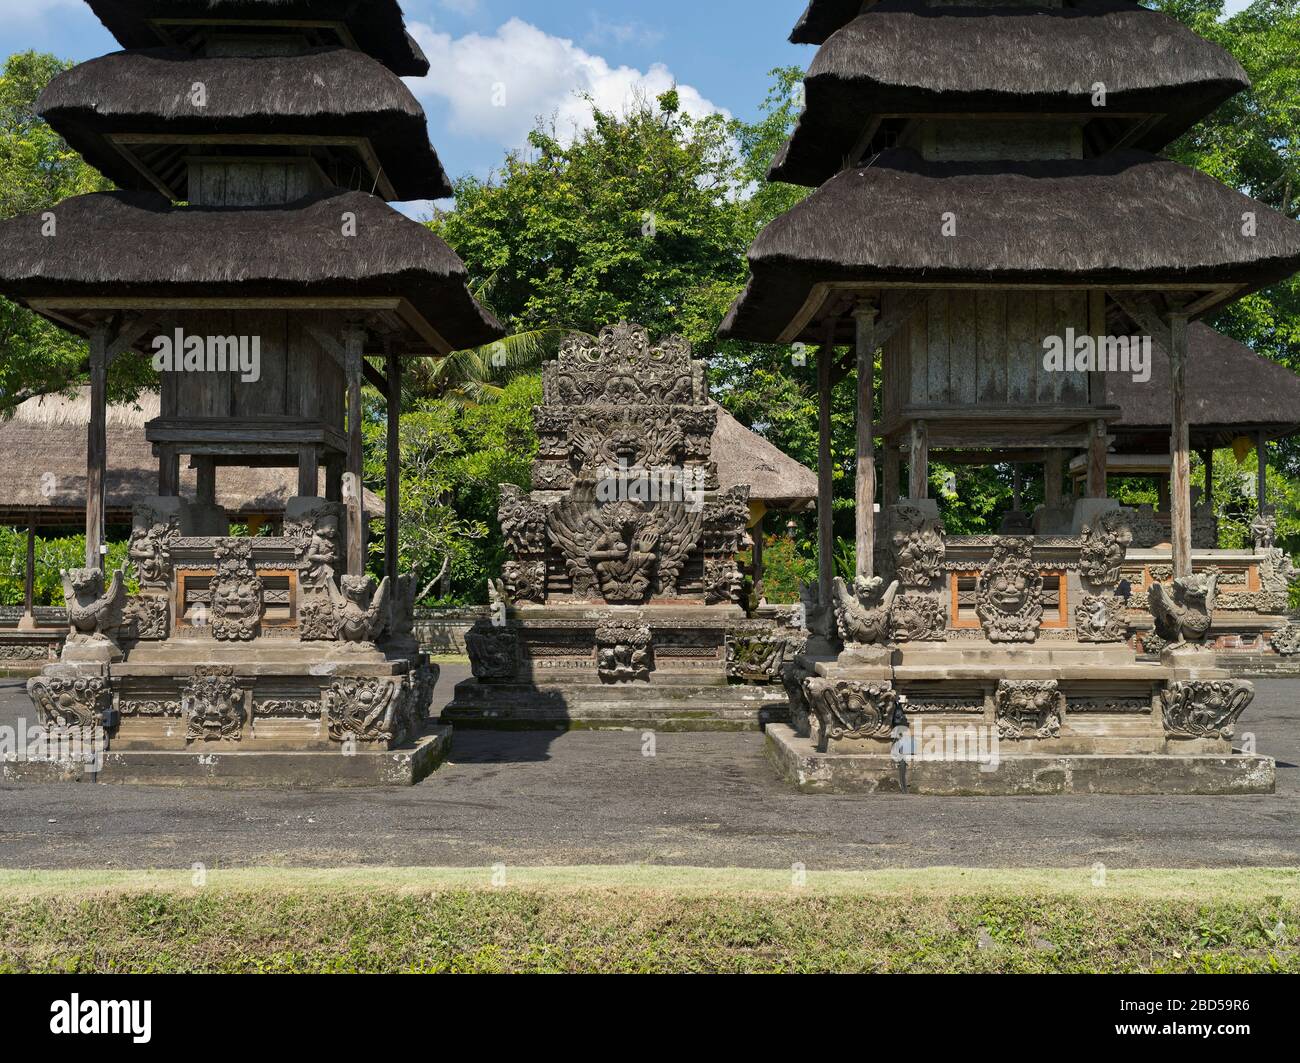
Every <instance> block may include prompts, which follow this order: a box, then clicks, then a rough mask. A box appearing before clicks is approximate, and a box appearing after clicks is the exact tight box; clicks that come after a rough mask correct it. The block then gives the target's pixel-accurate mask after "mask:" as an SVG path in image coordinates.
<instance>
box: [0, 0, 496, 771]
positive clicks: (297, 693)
mask: <svg viewBox="0 0 1300 1063" xmlns="http://www.w3.org/2000/svg"><path fill="white" fill-rule="evenodd" d="M92 6H94V8H95V10H96V12H97V13H99V14H100V15H101V17H102V18H103V19H104V22H105V24H106V26H108V28H109V29H110V30H111V31H112V32H113V33H115V34H116V35H117V36H118V39H119V40H120V41H121V42H122V43H123V44H124V45H126V46H127V50H126V51H121V52H116V53H113V54H112V55H108V56H104V57H102V58H100V59H95V60H91V61H90V62H87V63H83V64H81V65H79V66H77V67H74V68H73V69H71V70H69V71H67V72H66V73H64V74H61V75H60V76H59V77H57V78H55V80H54V81H53V82H52V83H51V84H50V86H49V87H48V88H47V89H46V91H45V92H44V93H43V94H42V96H41V98H40V101H39V103H38V109H39V111H40V113H41V115H42V116H43V117H44V118H45V119H46V120H47V121H48V122H49V123H50V125H51V126H52V127H53V128H54V129H55V130H57V131H58V132H59V133H61V134H62V135H63V136H64V137H65V138H66V139H67V140H68V142H69V144H71V145H72V147H73V148H75V149H76V150H78V151H79V152H81V153H82V154H83V155H84V156H85V157H86V158H87V159H88V160H90V161H91V162H92V163H93V164H95V165H97V166H98V167H100V168H101V169H102V170H103V171H104V172H105V173H106V174H108V175H109V176H111V177H112V178H113V179H114V180H115V181H117V182H118V183H119V184H120V185H121V186H122V191H117V192H106V193H97V194H92V195H84V196H77V197H74V198H72V199H69V200H66V201H65V202H63V203H60V204H59V205H58V206H56V207H55V208H54V209H53V210H51V211H48V212H44V213H42V214H40V215H30V216H24V217H18V218H13V219H10V220H7V221H5V222H3V223H2V224H0V290H3V291H4V292H5V294H6V295H9V296H11V297H12V298H15V299H17V300H19V301H21V302H22V303H24V304H25V305H27V306H28V307H30V308H32V309H33V310H35V311H37V312H38V313H40V314H42V315H44V316H45V317H47V318H49V319H50V320H52V321H54V322H56V323H58V324H59V325H61V326H63V327H65V328H67V329H70V330H72V331H74V332H77V333H79V334H81V335H84V336H86V337H87V338H88V340H89V348H90V390H89V404H90V418H89V427H88V433H87V444H86V456H87V460H86V480H85V495H86V502H85V522H86V558H85V567H83V568H78V569H76V570H73V571H71V572H69V573H67V577H66V597H67V608H68V619H69V624H70V634H69V636H68V638H67V641H66V643H65V645H64V647H63V650H62V653H61V656H60V660H59V661H58V662H57V663H54V664H50V665H48V666H47V667H45V668H44V669H43V671H42V673H41V674H40V675H39V676H36V677H34V678H33V679H31V680H30V682H29V687H28V689H29V691H30V694H31V697H32V700H33V702H34V704H35V706H36V708H37V710H38V713H39V715H40V719H41V722H42V723H43V724H45V725H46V727H47V729H48V732H49V736H50V741H51V742H64V741H70V742H71V741H75V740H77V739H78V737H83V738H85V739H86V741H87V744H88V745H89V746H93V747H94V753H93V756H91V758H90V761H91V763H92V764H93V766H90V764H88V765H86V766H84V767H83V768H82V771H83V772H95V771H98V772H99V777H100V778H102V779H104V780H105V781H124V782H189V781H204V782H210V783H218V784H224V783H239V784H253V785H258V784H265V785H389V784H400V783H406V784H409V783H412V782H415V781H418V780H419V779H420V778H421V777H422V776H423V775H425V774H427V773H428V772H429V771H431V770H432V769H433V768H434V767H436V765H437V764H438V762H439V760H440V759H441V758H442V757H443V756H444V755H445V753H446V751H447V748H448V744H449V737H450V732H449V729H448V728H446V727H442V726H438V725H434V724H432V723H430V722H429V720H428V715H429V709H430V702H431V698H432V692H433V686H434V683H435V681H436V678H437V669H436V668H435V667H434V666H432V665H431V664H430V663H429V661H428V658H427V657H426V656H425V655H424V654H423V653H421V652H420V648H419V646H418V644H417V643H416V641H415V639H414V637H413V634H412V624H413V610H414V604H415V602H414V599H415V596H416V594H417V593H418V589H419V584H418V581H417V580H416V578H415V575H414V574H413V573H404V572H401V571H399V567H398V538H397V536H398V519H397V515H398V481H397V462H398V447H397V442H398V435H397V431H398V418H399V416H400V412H401V377H402V362H403V360H404V359H408V358H413V357H425V356H431V355H446V354H449V353H450V352H451V351H452V350H457V349H462V348H467V347H474V346H479V345H481V344H484V343H489V342H491V341H493V340H495V339H497V338H499V337H500V336H501V334H502V332H501V329H500V327H499V325H498V324H497V322H496V321H495V320H494V319H493V318H492V316H491V315H490V314H488V313H487V312H485V311H484V310H483V309H482V308H481V307H480V306H479V305H478V304H477V303H476V302H475V301H474V299H473V297H472V296H471V294H470V292H469V290H468V287H467V283H466V282H467V277H466V271H465V267H464V265H463V263H462V262H461V261H460V259H458V258H457V257H456V255H455V254H454V253H453V252H452V251H451V249H450V248H449V247H447V245H446V244H445V243H443V242H442V241H441V240H440V239H439V238H438V237H436V236H435V235H434V234H433V233H432V232H430V230H429V229H428V228H427V227H425V226H423V225H421V224H419V223H417V222H415V221H412V220H410V219H408V218H406V217H405V216H403V215H402V214H401V213H399V212H398V211H397V210H395V209H394V208H392V207H390V206H389V205H388V203H387V202H385V199H406V200H409V199H422V198H433V199H437V198H442V197H445V196H449V195H450V194H451V186H450V184H449V182H448V180H447V177H446V174H445V173H444V172H443V169H442V165H441V163H440V162H439V160H438V157H437V155H436V153H435V152H434V150H433V148H432V146H431V145H430V144H429V141H428V132H427V126H426V122H425V116H424V113H423V110H422V109H421V107H420V105H419V103H418V102H417V101H416V100H415V98H414V97H413V96H412V95H411V92H410V91H409V90H408V89H407V88H406V86H405V85H404V84H403V83H402V80H401V76H402V75H419V74H422V73H425V72H427V70H428V63H427V61H426V60H425V59H424V57H423V56H422V55H421V54H420V53H419V49H418V47H417V46H416V45H415V44H414V42H413V41H412V40H411V38H410V37H409V36H408V35H407V34H406V32H405V29H404V28H403V25H402V19H401V13H400V9H399V8H398V6H397V3H396V2H395V0H377V2H375V3H372V4H368V5H365V6H364V8H363V7H362V6H361V5H328V8H329V9H328V10H326V9H325V8H326V5H321V4H315V3H309V2H306V0H284V2H282V3H276V4H242V3H241V4H237V5H236V4H213V3H187V4H172V3H162V2H159V0H140V2H130V3H127V2H117V0H96V2H95V3H94V4H93V5H92ZM376 192H377V193H379V194H380V195H382V196H383V197H384V198H379V197H378V196H376V195H375V194H374V193H376ZM133 357H152V358H153V359H154V364H155V366H156V367H157V368H158V369H159V370H160V373H161V400H160V408H159V411H158V415H157V416H156V417H153V418H152V419H151V420H149V421H148V423H147V424H146V425H145V430H144V434H145V438H146V439H147V440H148V442H149V443H150V444H152V447H153V451H154V454H155V456H156V461H157V480H156V487H155V488H154V492H153V494H152V497H143V498H141V499H140V500H139V502H138V504H137V505H136V507H135V511H134V515H133V516H134V528H133V531H132V533H131V541H130V559H131V566H132V569H133V572H134V576H135V581H136V582H137V583H138V589H137V590H135V591H134V592H129V591H128V585H127V582H128V581H127V576H128V573H127V571H125V570H122V571H116V572H109V573H105V572H104V571H103V551H102V544H103V541H104V528H105V511H106V498H105V482H106V433H105V407H106V384H107V378H108V373H109V371H110V367H111V366H112V364H113V363H114V361H115V360H117V359H119V358H122V359H125V358H133ZM371 359H374V362H372V361H371ZM363 381H364V382H367V383H370V384H372V385H374V386H375V388H377V389H378V391H379V392H380V393H381V394H382V395H383V396H384V397H385V399H386V400H387V484H386V494H385V499H384V503H385V542H384V551H383V554H384V573H385V574H384V578H383V580H382V582H379V583H378V584H376V581H375V580H373V579H372V578H371V577H370V576H369V575H368V573H367V559H368V554H369V549H368V544H367V541H366V531H367V530H366V522H365V518H364V506H363V489H362V479H363V466H362V460H363V453H362V385H363ZM185 459H187V460H188V461H189V463H190V464H191V465H192V466H193V468H194V469H195V470H196V478H197V485H196V492H195V495H194V497H193V498H186V497H182V495H181V491H180V484H181V463H182V460H185ZM231 467H251V468H262V467H278V468H287V469H290V470H295V471H296V476H295V479H296V487H297V489H296V494H295V496H294V497H292V498H290V499H288V500H287V502H286V503H285V504H284V508H283V515H282V527H280V528H279V529H276V530H277V531H278V534H263V535H248V534H243V535H240V534H235V533H234V531H233V530H232V528H231V526H230V520H229V517H228V512H229V511H228V509H227V507H226V506H224V505H220V504H218V502H217V496H218V484H219V481H220V480H221V479H222V478H223V476H224V474H225V470H227V469H230V468H231ZM322 471H323V474H324V475H323V482H324V489H323V492H322V490H321V483H322ZM41 473H42V470H41V469H39V468H36V467H33V468H31V469H30V475H31V476H32V477H33V478H39V477H40V476H41ZM20 769H21V771H23V772H26V773H28V777H34V776H35V775H38V774H39V773H40V771H42V770H45V771H47V772H48V773H53V772H58V771H68V770H72V771H76V770H77V768H76V765H73V766H72V768H69V767H68V765H67V763H66V761H65V762H63V763H62V764H60V763H57V762H52V763H49V764H45V765H41V764H40V763H37V762H31V763H28V764H24V765H18V766H14V765H9V766H7V768H6V770H9V771H11V772H12V771H17V770H20Z"/></svg>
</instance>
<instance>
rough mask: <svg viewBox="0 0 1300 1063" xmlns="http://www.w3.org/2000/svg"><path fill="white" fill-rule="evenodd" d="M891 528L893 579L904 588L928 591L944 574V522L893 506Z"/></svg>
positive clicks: (904, 507) (912, 508) (914, 510)
mask: <svg viewBox="0 0 1300 1063" xmlns="http://www.w3.org/2000/svg"><path fill="white" fill-rule="evenodd" d="M889 526H890V529H891V532H892V534H891V537H890V538H891V544H892V548H893V562H894V576H895V578H897V580H898V581H899V583H901V584H902V585H903V586H904V587H912V588H926V587H929V586H931V585H932V584H933V583H934V581H935V580H937V579H938V578H939V576H940V575H941V574H942V572H943V562H944V557H945V554H946V546H945V543H944V529H943V524H942V522H940V521H938V520H935V519H934V518H933V517H929V516H927V515H926V514H924V513H922V512H921V510H919V509H917V508H916V507H915V506H906V505H900V506H894V507H893V508H892V509H891V510H890V520H889Z"/></svg>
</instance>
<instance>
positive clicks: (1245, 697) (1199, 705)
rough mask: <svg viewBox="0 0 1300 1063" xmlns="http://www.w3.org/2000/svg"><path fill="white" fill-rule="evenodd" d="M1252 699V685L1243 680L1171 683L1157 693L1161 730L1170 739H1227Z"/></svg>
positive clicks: (1253, 693) (1253, 694)
mask: <svg viewBox="0 0 1300 1063" xmlns="http://www.w3.org/2000/svg"><path fill="white" fill-rule="evenodd" d="M1254 698H1255V687H1254V685H1253V684H1252V683H1248V682H1247V681H1246V680H1244V679H1224V680H1194V681H1181V682H1176V683H1171V684H1170V686H1169V688H1168V689H1167V690H1163V691H1161V692H1160V701H1161V705H1162V707H1163V709H1164V725H1165V733H1166V734H1167V735H1169V736H1170V737H1172V738H1224V739H1231V738H1232V735H1233V730H1234V728H1235V726H1236V723H1237V720H1238V719H1240V717H1241V714H1242V713H1243V712H1245V711H1246V709H1247V708H1249V706H1250V703H1251V702H1252V701H1253V700H1254Z"/></svg>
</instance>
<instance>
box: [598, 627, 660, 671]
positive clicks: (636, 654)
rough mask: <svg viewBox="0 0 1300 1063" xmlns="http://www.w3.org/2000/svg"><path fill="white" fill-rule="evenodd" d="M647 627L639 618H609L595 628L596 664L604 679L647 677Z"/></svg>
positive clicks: (648, 638) (648, 650) (648, 661)
mask: <svg viewBox="0 0 1300 1063" xmlns="http://www.w3.org/2000/svg"><path fill="white" fill-rule="evenodd" d="M650 643H651V636H650V628H649V626H648V625H647V624H645V623H643V622H641V621H639V620H625V619H615V618H610V619H607V620H602V621H601V623H600V625H599V626H598V627H597V628H596V668H597V671H598V672H599V674H600V678H601V679H602V680H603V681H604V682H607V683H620V682H628V681H632V680H648V679H649V678H650Z"/></svg>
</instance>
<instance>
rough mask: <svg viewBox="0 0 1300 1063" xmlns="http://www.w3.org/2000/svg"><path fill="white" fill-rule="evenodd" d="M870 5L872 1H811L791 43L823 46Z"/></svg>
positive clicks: (792, 34)
mask: <svg viewBox="0 0 1300 1063" xmlns="http://www.w3.org/2000/svg"><path fill="white" fill-rule="evenodd" d="M870 5H871V0H810V2H809V4H808V8H807V10H805V11H804V13H803V15H802V16H801V17H800V18H799V21H798V23H797V24H796V25H795V27H794V30H793V31H792V32H791V34H790V43H791V44H822V43H824V42H825V40H826V38H827V37H829V36H830V35H831V34H832V33H834V32H835V31H836V30H837V29H839V28H840V27H841V26H843V25H846V24H847V23H849V22H852V21H853V20H854V19H855V18H857V17H858V15H859V14H861V13H862V11H863V9H865V8H867V7H869V6H870Z"/></svg>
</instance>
